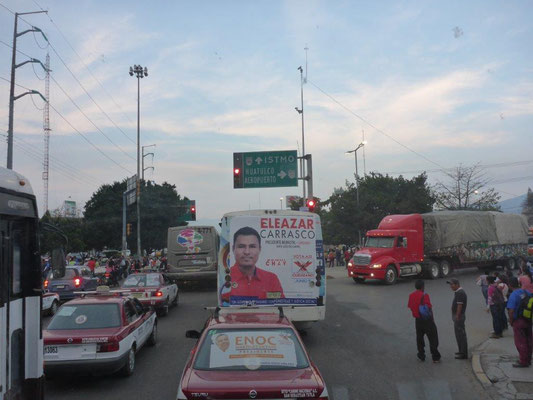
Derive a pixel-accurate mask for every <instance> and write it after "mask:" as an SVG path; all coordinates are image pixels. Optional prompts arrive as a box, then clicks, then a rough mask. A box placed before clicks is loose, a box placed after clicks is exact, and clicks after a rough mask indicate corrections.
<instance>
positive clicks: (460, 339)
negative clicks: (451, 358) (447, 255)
mask: <svg viewBox="0 0 533 400" xmlns="http://www.w3.org/2000/svg"><path fill="white" fill-rule="evenodd" d="M446 283H448V284H449V285H450V289H452V290H453V292H454V296H453V302H452V320H453V328H454V331H455V340H456V341H457V347H458V349H459V351H458V352H457V353H455V358H456V359H458V360H467V359H468V342H467V339H466V327H465V320H466V303H467V296H466V292H465V291H464V289H463V288H462V287H461V285H460V284H459V280H458V279H456V278H452V279H450V280H449V281H446Z"/></svg>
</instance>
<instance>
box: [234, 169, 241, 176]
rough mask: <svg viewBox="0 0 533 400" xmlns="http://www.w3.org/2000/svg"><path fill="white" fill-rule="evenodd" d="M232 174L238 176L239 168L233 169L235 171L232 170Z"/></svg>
mask: <svg viewBox="0 0 533 400" xmlns="http://www.w3.org/2000/svg"><path fill="white" fill-rule="evenodd" d="M233 173H234V174H235V175H239V174H240V173H241V170H240V169H239V168H235V169H234V170H233Z"/></svg>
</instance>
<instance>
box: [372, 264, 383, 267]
mask: <svg viewBox="0 0 533 400" xmlns="http://www.w3.org/2000/svg"><path fill="white" fill-rule="evenodd" d="M372 268H381V264H373V265H372Z"/></svg>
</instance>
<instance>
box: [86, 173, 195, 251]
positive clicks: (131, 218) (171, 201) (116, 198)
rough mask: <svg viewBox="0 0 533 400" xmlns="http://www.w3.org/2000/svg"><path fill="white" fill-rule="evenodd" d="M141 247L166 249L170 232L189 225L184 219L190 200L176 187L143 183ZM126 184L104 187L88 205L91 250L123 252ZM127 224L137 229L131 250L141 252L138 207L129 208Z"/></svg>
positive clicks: (87, 238)
mask: <svg viewBox="0 0 533 400" xmlns="http://www.w3.org/2000/svg"><path fill="white" fill-rule="evenodd" d="M141 186H142V187H141V244H142V247H143V249H161V248H163V247H166V241H167V230H168V228H169V227H171V226H179V225H186V223H185V222H184V221H183V218H182V216H183V215H184V214H185V212H186V211H187V207H188V200H187V198H182V197H181V196H180V195H178V193H177V191H176V186H175V185H171V184H169V183H167V182H164V183H163V184H161V185H158V184H155V183H152V182H144V181H143V182H142V185H141ZM125 190H126V181H125V180H124V181H122V182H114V183H113V184H106V185H102V186H101V187H100V188H99V189H98V190H97V191H96V192H95V193H94V194H93V195H92V197H91V198H90V200H89V201H88V202H87V203H86V204H85V221H86V225H85V226H86V229H85V241H86V243H87V245H88V246H89V247H90V248H95V249H102V248H103V247H104V246H105V247H108V248H115V249H120V248H121V245H122V194H123V192H124V191H125ZM126 214H127V218H126V220H127V222H128V223H131V224H132V225H133V227H134V229H133V230H132V234H131V235H130V236H128V238H127V241H128V244H129V246H128V247H129V248H130V249H133V250H134V251H136V250H137V248H136V243H137V229H136V221H137V208H136V204H132V205H131V206H128V207H127V210H126Z"/></svg>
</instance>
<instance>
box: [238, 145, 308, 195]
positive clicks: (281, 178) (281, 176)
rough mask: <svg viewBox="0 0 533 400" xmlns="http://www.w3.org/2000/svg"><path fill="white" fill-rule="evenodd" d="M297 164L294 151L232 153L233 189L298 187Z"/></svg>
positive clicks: (296, 155)
mask: <svg viewBox="0 0 533 400" xmlns="http://www.w3.org/2000/svg"><path fill="white" fill-rule="evenodd" d="M297 162H298V154H297V152H296V150H288V151H254V152H250V153H233V187H234V188H235V189H250V188H265V187H287V186H298V165H297Z"/></svg>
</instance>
